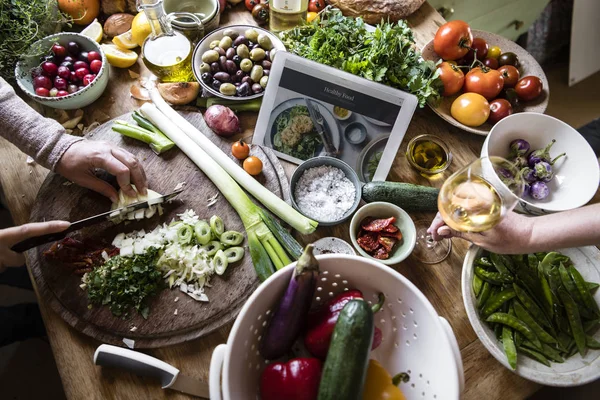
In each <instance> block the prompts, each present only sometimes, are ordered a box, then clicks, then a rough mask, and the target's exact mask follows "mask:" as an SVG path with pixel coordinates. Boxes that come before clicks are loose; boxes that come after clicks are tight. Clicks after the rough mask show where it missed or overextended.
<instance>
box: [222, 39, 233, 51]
mask: <svg viewBox="0 0 600 400" xmlns="http://www.w3.org/2000/svg"><path fill="white" fill-rule="evenodd" d="M232 43H233V40H231V38H230V37H229V36H223V39H221V41H219V47H220V48H222V49H223V50H227V49H228V48H230V47H231V44H232Z"/></svg>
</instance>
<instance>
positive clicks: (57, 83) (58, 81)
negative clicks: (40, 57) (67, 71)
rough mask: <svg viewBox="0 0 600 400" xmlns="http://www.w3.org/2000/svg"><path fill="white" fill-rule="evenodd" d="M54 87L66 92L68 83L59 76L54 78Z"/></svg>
mask: <svg viewBox="0 0 600 400" xmlns="http://www.w3.org/2000/svg"><path fill="white" fill-rule="evenodd" d="M54 87H55V88H57V89H58V90H66V89H67V81H66V80H64V79H63V78H61V77H60V76H57V77H56V78H54Z"/></svg>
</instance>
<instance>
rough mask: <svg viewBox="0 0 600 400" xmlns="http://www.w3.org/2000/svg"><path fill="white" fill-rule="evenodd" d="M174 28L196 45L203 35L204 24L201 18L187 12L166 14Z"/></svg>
mask: <svg viewBox="0 0 600 400" xmlns="http://www.w3.org/2000/svg"><path fill="white" fill-rule="evenodd" d="M167 18H168V20H169V22H170V23H171V26H172V27H173V29H174V30H176V31H178V32H181V33H182V34H183V35H184V36H185V37H187V38H188V40H189V41H190V42H192V46H194V47H195V46H196V44H197V43H198V41H199V40H200V39H202V38H203V37H204V25H203V24H202V20H200V18H198V17H197V16H196V15H195V14H192V13H189V12H172V13H170V14H168V15H167Z"/></svg>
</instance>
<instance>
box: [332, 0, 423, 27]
mask: <svg viewBox="0 0 600 400" xmlns="http://www.w3.org/2000/svg"><path fill="white" fill-rule="evenodd" d="M329 3H330V4H331V5H333V6H335V7H337V8H339V9H340V10H342V13H343V14H344V15H345V16H347V17H362V18H363V19H364V20H365V22H366V23H368V24H378V23H380V22H381V20H382V19H383V20H385V21H387V20H388V18H389V20H390V22H396V21H398V20H399V19H402V18H406V17H408V16H409V15H411V14H412V13H414V12H415V11H417V10H418V9H419V7H421V5H422V4H423V3H425V0H329Z"/></svg>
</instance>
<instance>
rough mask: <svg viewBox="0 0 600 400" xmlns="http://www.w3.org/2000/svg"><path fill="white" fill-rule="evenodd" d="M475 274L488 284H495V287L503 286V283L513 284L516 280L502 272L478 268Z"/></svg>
mask: <svg viewBox="0 0 600 400" xmlns="http://www.w3.org/2000/svg"><path fill="white" fill-rule="evenodd" d="M475 274H477V276H479V277H480V278H481V279H483V280H484V281H486V282H489V283H493V284H494V285H501V284H503V283H512V282H513V281H514V278H513V277H512V276H511V275H506V274H502V273H500V272H490V271H486V270H485V269H483V268H481V267H478V266H476V267H475Z"/></svg>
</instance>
